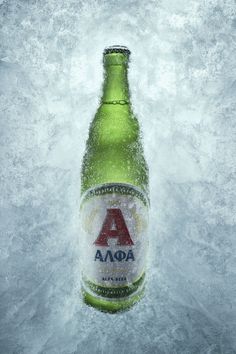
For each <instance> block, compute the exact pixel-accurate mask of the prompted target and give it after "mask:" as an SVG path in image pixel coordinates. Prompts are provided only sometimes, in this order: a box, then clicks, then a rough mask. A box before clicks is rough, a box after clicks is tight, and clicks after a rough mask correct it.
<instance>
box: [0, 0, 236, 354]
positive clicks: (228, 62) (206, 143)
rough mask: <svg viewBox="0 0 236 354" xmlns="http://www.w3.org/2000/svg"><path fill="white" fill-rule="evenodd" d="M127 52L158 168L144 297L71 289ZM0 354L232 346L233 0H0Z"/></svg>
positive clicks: (226, 350) (147, 144)
mask: <svg viewBox="0 0 236 354" xmlns="http://www.w3.org/2000/svg"><path fill="white" fill-rule="evenodd" d="M113 44H121V45H127V46H128V47H129V48H130V50H131V52H132V55H131V63H130V71H129V81H130V88H131V92H132V102H133V106H134V110H135V112H136V113H137V115H138V117H139V121H140V123H141V125H142V130H143V143H144V149H145V153H146V158H147V161H148V165H149V168H150V189H151V204H152V210H151V224H150V242H151V251H150V270H149V276H148V278H149V283H148V288H147V292H146V298H145V299H144V300H143V301H142V302H140V303H139V304H138V305H136V306H135V307H134V308H133V309H132V310H130V311H129V312H126V313H123V314H118V315H113V316H112V315H109V314H104V313H99V312H97V311H95V310H93V309H91V308H89V307H87V306H85V305H83V303H82V301H81V298H80V295H79V287H80V286H79V282H78V272H79V269H78V249H77V240H78V236H79V235H78V203H79V193H80V190H79V186H80V182H79V177H80V176H79V175H80V165H81V159H82V156H83V152H84V148H85V140H86V138H87V133H88V127H89V122H90V121H91V119H92V118H93V115H94V113H95V111H96V108H97V106H98V102H99V96H100V94H101V85H102V78H103V68H102V52H103V49H104V47H106V46H107V45H113ZM0 49H1V51H0V53H1V56H0V58H1V62H0V112H1V113H0V116H1V123H0V143H1V144H0V161H1V168H0V231H1V235H0V353H1V354H36V353H38V354H39V353H40V354H62V353H63V354H72V353H73V354H95V353H98V354H100V353H101V354H102V353H106V354H126V353H130V354H133V353H135V354H136V353H137V354H139V353H147V354H149V353H150V354H151V353H155V354H156V353H157V354H164V353H166V354H175V353H178V354H187V353H188V354H199V353H200V354H220V353H221V354H232V353H236V242H235V238H236V158H235V152H236V123H235V114H236V62H235V58H236V2H235V1H234V0H229V1H227V0H225V1H223V0H219V1H217V0H209V1H201V0H200V1H197V0H194V1H191V0H186V1H185V0H181V1H177V0H173V1H171V0H166V1H141V0H140V1H128V0H127V1H125V0H123V1H114V0H107V1H99V0H97V1H90V0H88V1H79V0H67V1H62V0H48V1H43V0H30V1H26V0H25V1H23V0H22V1H20V0H18V1H16V0H9V1H7V0H5V1H4V0H1V1H0Z"/></svg>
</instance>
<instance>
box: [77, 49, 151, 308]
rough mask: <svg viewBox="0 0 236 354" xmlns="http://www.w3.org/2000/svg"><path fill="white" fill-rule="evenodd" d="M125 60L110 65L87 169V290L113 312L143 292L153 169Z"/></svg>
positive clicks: (98, 303) (84, 193)
mask: <svg viewBox="0 0 236 354" xmlns="http://www.w3.org/2000/svg"><path fill="white" fill-rule="evenodd" d="M112 54H113V55H112ZM117 54H118V53H111V54H108V55H109V56H110V57H109V59H110V58H111V57H112V63H113V62H114V60H116V61H117V60H118V62H119V60H121V61H125V60H126V57H125V56H124V55H123V54H122V53H119V58H118V59H117V56H116V55H117ZM122 63H123V62H122ZM120 65H123V64H112V65H111V66H110V65H109V70H110V71H111V75H110V77H108V78H107V81H108V82H107V86H106V87H105V89H104V94H103V99H102V102H101V105H100V107H99V108H98V111H97V113H96V115H95V118H94V120H93V122H92V124H91V126H90V131H89V138H88V140H87V147H86V153H85V156H84V159H83V165H82V171H81V191H82V196H81V209H80V216H81V235H80V245H81V246H80V249H81V268H82V292H83V296H84V300H85V302H86V303H88V304H90V305H92V306H94V307H96V308H98V309H100V310H103V311H108V312H116V311H121V310H125V309H126V308H128V307H130V306H132V305H133V304H134V303H135V302H137V301H138V300H139V298H140V297H141V296H142V295H143V292H144V277H145V264H146V255H147V247H148V240H147V226H148V204H149V201H148V170H147V166H146V162H145V159H144V156H143V150H142V144H141V139H140V131H139V125H138V121H137V119H136V118H135V116H134V115H133V113H132V107H131V104H130V101H129V94H128V90H125V89H124V87H126V82H124V81H125V79H124V78H125V75H126V73H125V75H123V74H122V72H123V73H124V72H125V71H126V70H125V67H123V69H122V68H119V66H120ZM125 65H126V66H127V64H126V63H125V64H124V66H125ZM112 66H113V67H112ZM114 66H116V67H114ZM117 73H118V74H117ZM122 75H123V76H122ZM108 76H109V75H108ZM122 85H123V86H122ZM107 87H108V90H106V88H107Z"/></svg>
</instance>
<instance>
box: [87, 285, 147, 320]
mask: <svg viewBox="0 0 236 354" xmlns="http://www.w3.org/2000/svg"><path fill="white" fill-rule="evenodd" d="M144 290H145V289H144V287H142V289H140V292H139V293H138V294H137V293H135V294H134V295H131V296H129V297H128V298H125V299H120V300H117V299H114V300H112V299H109V300H106V299H103V298H101V297H97V296H96V295H92V294H91V293H88V292H87V291H86V290H85V289H84V288H83V287H82V296H83V300H84V302H85V304H86V305H88V306H92V307H94V308H95V309H96V310H99V311H102V312H107V313H110V314H114V313H117V312H124V311H128V310H129V309H130V308H131V307H133V306H134V305H135V304H136V303H137V302H139V301H140V300H141V299H142V298H143V297H144Z"/></svg>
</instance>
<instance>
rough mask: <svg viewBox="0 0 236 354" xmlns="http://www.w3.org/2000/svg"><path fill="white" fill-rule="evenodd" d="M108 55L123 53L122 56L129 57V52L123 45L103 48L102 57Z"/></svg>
mask: <svg viewBox="0 0 236 354" xmlns="http://www.w3.org/2000/svg"><path fill="white" fill-rule="evenodd" d="M110 53H123V54H126V55H127V56H129V55H130V50H129V49H128V48H127V47H125V46H123V45H112V46H110V47H107V48H105V49H104V52H103V54H104V55H106V54H110Z"/></svg>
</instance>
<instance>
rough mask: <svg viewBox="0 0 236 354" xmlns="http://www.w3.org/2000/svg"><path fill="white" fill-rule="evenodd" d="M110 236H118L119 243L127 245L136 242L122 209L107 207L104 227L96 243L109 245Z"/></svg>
mask: <svg viewBox="0 0 236 354" xmlns="http://www.w3.org/2000/svg"><path fill="white" fill-rule="evenodd" d="M113 225H114V226H115V229H114V226H113ZM108 238H118V240H117V245H123V246H126V245H133V244H134V243H133V241H132V240H131V237H130V234H129V231H128V228H127V226H126V223H125V220H124V217H123V215H122V212H121V210H120V209H107V215H106V217H105V220H104V223H103V225H102V229H101V231H100V233H99V235H98V238H97V239H96V241H95V242H94V244H95V245H97V246H108V243H107V239H108Z"/></svg>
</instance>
